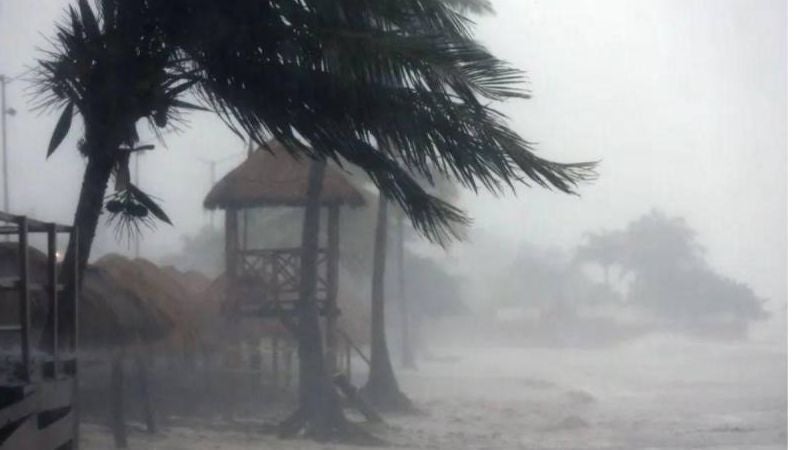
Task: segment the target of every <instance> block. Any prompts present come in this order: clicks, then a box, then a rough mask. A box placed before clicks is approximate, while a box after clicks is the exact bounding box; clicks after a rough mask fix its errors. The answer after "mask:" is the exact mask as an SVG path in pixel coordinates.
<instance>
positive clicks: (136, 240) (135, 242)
mask: <svg viewBox="0 0 800 450" xmlns="http://www.w3.org/2000/svg"><path fill="white" fill-rule="evenodd" d="M133 184H135V185H136V187H137V188H138V187H139V152H134V153H133ZM140 237H141V236H140V235H139V233H136V235H135V236H134V237H133V256H134V258H136V259H138V258H139V256H140V250H141V247H140V244H139V241H140V240H141V239H140Z"/></svg>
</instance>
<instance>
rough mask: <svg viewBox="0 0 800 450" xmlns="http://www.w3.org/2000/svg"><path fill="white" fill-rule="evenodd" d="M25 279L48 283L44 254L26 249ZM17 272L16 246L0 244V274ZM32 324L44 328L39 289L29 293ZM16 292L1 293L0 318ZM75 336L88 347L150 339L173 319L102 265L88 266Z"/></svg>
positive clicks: (10, 313)
mask: <svg viewBox="0 0 800 450" xmlns="http://www.w3.org/2000/svg"><path fill="white" fill-rule="evenodd" d="M28 258H29V269H30V281H31V282H32V283H36V284H42V285H44V284H46V283H47V256H46V255H45V254H44V253H42V252H41V251H39V250H38V249H36V248H34V247H29V248H28ZM18 276H19V256H18V245H17V244H16V243H10V242H8V243H0V277H18ZM30 295H31V305H32V314H31V316H32V322H33V329H34V332H35V333H39V332H41V330H42V327H43V326H44V320H45V314H46V312H47V297H46V295H44V293H43V291H41V290H32V291H31V294H30ZM17 296H18V293H17V292H16V291H6V292H2V293H0V317H16V315H17V314H19V311H18V302H17V301H16V298H17ZM78 310H79V311H80V317H79V318H78V321H79V323H80V326H79V340H80V342H81V346H82V347H84V348H90V349H101V348H109V347H119V346H126V345H131V344H136V343H142V342H155V341H158V340H161V339H163V338H165V337H167V336H169V335H170V334H171V333H172V332H173V330H174V328H175V320H174V319H175V317H171V315H170V314H169V313H168V312H167V311H165V310H164V309H163V308H162V307H160V305H155V304H153V303H150V302H148V301H146V300H145V299H143V298H141V297H140V296H139V295H137V293H136V292H133V291H132V290H130V289H128V288H127V287H126V286H125V285H124V284H123V283H120V282H118V280H117V279H116V278H115V277H114V276H113V274H112V273H111V272H110V271H109V270H107V269H106V268H104V267H98V266H94V265H90V266H88V267H87V268H86V271H85V272H84V276H83V283H82V287H81V296H80V307H79V309H78Z"/></svg>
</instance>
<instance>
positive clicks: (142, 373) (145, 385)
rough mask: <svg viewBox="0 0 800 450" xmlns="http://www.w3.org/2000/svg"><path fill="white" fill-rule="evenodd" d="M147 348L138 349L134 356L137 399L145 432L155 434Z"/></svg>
mask: <svg viewBox="0 0 800 450" xmlns="http://www.w3.org/2000/svg"><path fill="white" fill-rule="evenodd" d="M146 352H147V348H146V347H144V346H143V344H142V347H141V348H139V349H138V353H137V354H136V359H135V361H134V362H135V364H136V372H137V376H138V378H139V380H138V381H139V383H138V384H139V398H140V399H141V400H142V412H143V414H144V423H145V426H146V427H147V432H148V433H150V434H155V433H156V420H155V414H154V412H153V393H152V391H151V389H150V381H151V377H150V366H151V364H150V360H149V358H148V355H146Z"/></svg>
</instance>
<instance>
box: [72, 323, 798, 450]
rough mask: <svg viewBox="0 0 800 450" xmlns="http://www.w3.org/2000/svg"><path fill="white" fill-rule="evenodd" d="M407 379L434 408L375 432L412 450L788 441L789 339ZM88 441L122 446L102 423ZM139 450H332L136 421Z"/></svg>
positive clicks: (493, 355) (527, 358) (561, 356)
mask: <svg viewBox="0 0 800 450" xmlns="http://www.w3.org/2000/svg"><path fill="white" fill-rule="evenodd" d="M431 352H432V354H433V355H432V357H431V358H430V359H429V360H423V361H420V364H419V365H420V368H419V370H416V371H403V370H399V371H398V375H399V378H400V383H401V386H402V387H403V389H404V390H405V391H406V393H407V394H408V395H409V396H410V397H411V398H412V399H413V400H414V401H415V404H416V405H417V406H418V407H419V408H420V409H421V410H422V411H423V413H422V414H421V415H413V416H387V417H386V422H387V423H386V424H385V425H380V426H371V427H370V428H369V429H370V430H371V431H372V432H373V433H375V434H376V435H378V436H380V437H382V438H383V439H385V440H386V441H388V442H389V443H390V446H389V448H398V449H400V448H404V449H409V448H410V449H442V450H450V449H452V450H456V449H476V450H477V449H688V448H698V449H699V448H702V449H717V450H722V449H726V450H733V449H782V448H786V445H787V444H786V440H787V416H786V410H787V400H786V382H787V378H786V353H785V348H782V347H780V346H776V345H771V344H765V343H749V344H740V343H739V344H729V345H724V344H716V343H714V344H710V343H697V342H691V341H686V340H681V339H677V338H671V337H664V336H662V337H652V338H647V339H645V340H640V341H636V342H633V343H628V344H624V345H620V346H617V347H615V348H612V349H603V350H575V349H569V350H564V349H558V350H556V349H541V348H509V347H486V348H477V349H476V348H470V349H466V348H444V347H440V348H435V349H432V350H431ZM82 440H83V444H84V447H83V448H85V449H90V450H93V449H106V448H110V447H111V445H112V440H111V436H110V434H109V432H108V431H107V429H105V428H104V427H102V426H99V425H87V426H84V428H83V434H82ZM130 447H131V448H134V449H164V450H179V449H180V450H183V449H201V450H205V449H232V450H240V449H242V450H243V449H261V448H275V449H305V448H308V449H317V448H319V449H332V448H342V449H344V448H349V447H348V446H342V445H333V444H317V443H314V442H311V441H307V440H302V439H299V440H285V441H284V440H279V439H277V438H276V437H275V436H273V435H270V434H266V433H262V432H259V431H257V427H252V429H251V430H250V431H242V430H241V429H240V430H239V431H232V430H231V429H227V430H226V429H225V427H224V426H220V427H217V428H214V429H211V427H203V426H192V427H186V426H182V427H178V426H172V427H168V428H166V429H164V430H162V431H161V432H159V434H157V435H156V436H147V435H146V434H144V433H143V432H141V431H136V430H134V431H133V432H132V434H131V443H130Z"/></svg>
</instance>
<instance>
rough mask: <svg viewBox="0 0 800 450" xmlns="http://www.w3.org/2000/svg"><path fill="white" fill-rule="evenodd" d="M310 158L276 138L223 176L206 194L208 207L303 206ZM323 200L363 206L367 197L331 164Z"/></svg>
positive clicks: (323, 201)
mask: <svg viewBox="0 0 800 450" xmlns="http://www.w3.org/2000/svg"><path fill="white" fill-rule="evenodd" d="M308 166H309V158H308V157H306V156H302V155H301V152H300V151H296V152H290V151H288V150H287V149H286V147H285V146H284V145H283V144H281V143H280V142H278V141H277V140H272V141H271V142H270V143H268V144H267V146H266V147H260V148H259V149H258V150H256V151H253V152H252V153H251V154H250V155H249V156H248V157H247V159H246V160H245V161H244V162H242V163H241V164H239V165H238V166H237V167H236V168H234V169H233V170H232V171H230V172H228V173H227V174H226V175H225V176H224V177H222V179H220V180H219V181H218V182H217V183H216V184H214V186H213V187H212V188H211V190H210V191H209V193H208V195H206V198H205V200H204V201H203V206H204V207H205V208H207V209H217V208H220V209H229V208H230V209H237V208H253V207H269V206H303V205H305V203H306V194H307V191H308V189H307V188H308ZM321 199H322V203H323V204H326V205H332V204H347V205H350V206H361V205H363V204H364V198H363V196H362V194H361V192H360V191H359V190H358V188H356V187H355V186H354V185H353V184H352V183H350V181H348V180H347V177H346V176H345V175H344V174H343V173H342V172H341V171H340V170H339V169H337V168H336V167H333V166H332V165H331V164H328V165H327V167H326V168H325V177H324V179H323V183H322V193H321Z"/></svg>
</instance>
